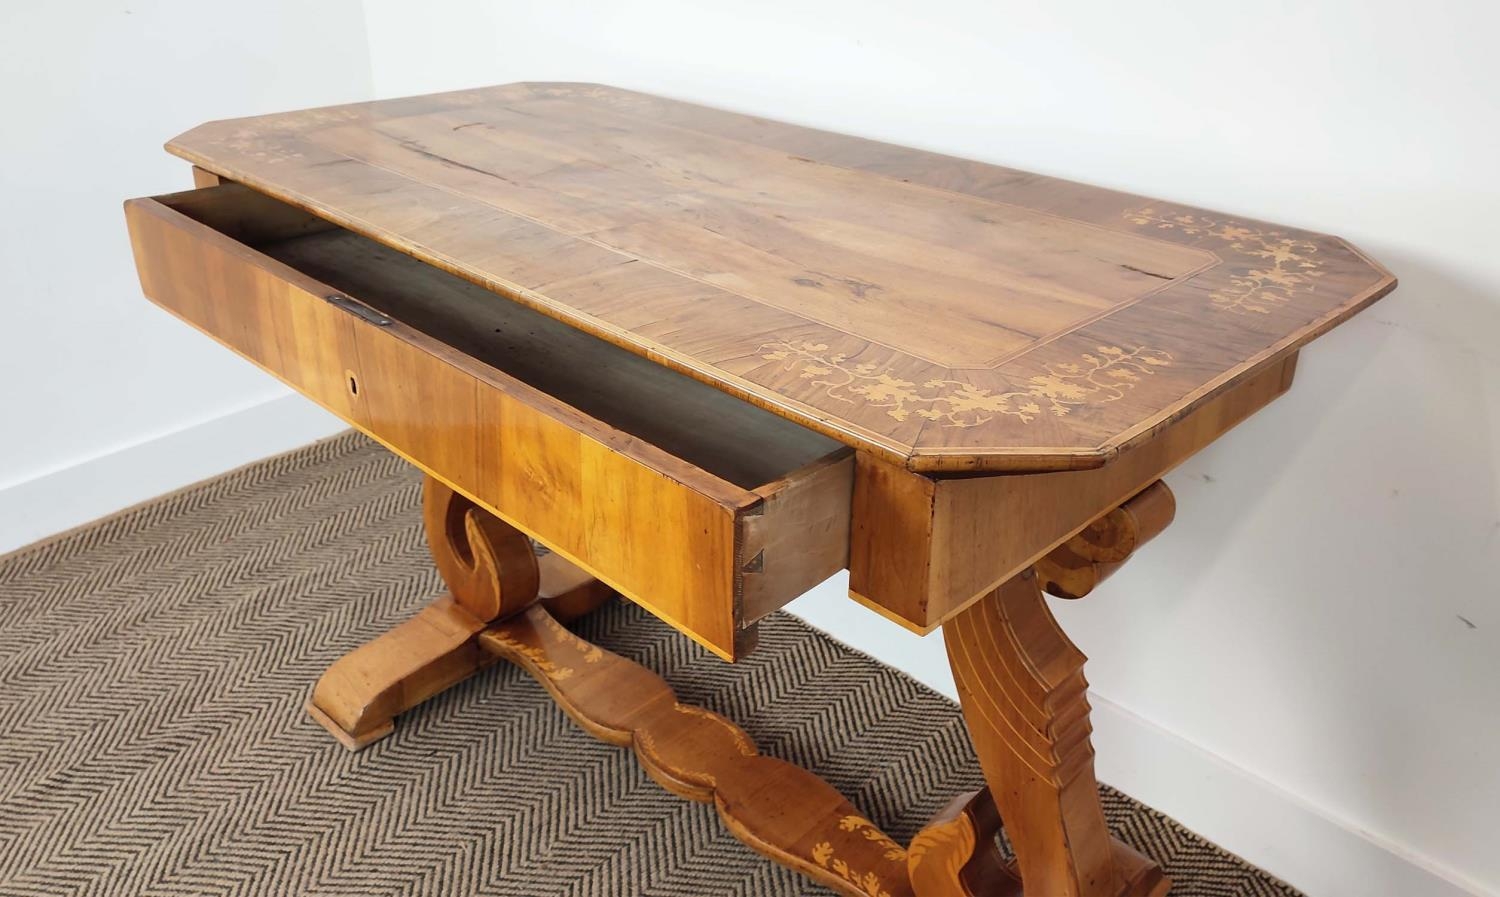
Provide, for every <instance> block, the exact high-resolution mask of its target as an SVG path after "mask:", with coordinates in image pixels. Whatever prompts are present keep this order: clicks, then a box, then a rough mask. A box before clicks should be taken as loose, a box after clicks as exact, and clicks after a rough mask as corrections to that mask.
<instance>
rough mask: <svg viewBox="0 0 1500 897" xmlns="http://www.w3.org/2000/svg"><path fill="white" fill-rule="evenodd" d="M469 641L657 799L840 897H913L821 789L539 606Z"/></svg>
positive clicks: (869, 835) (886, 846)
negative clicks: (685, 807)
mask: <svg viewBox="0 0 1500 897" xmlns="http://www.w3.org/2000/svg"><path fill="white" fill-rule="evenodd" d="M479 641H480V644H481V645H483V646H484V648H485V649H486V650H488V651H491V652H493V653H494V654H496V655H497V656H500V657H504V658H505V659H507V660H509V661H511V662H512V663H515V664H517V665H519V666H520V667H522V668H523V669H525V670H526V671H527V672H528V673H530V674H531V675H532V676H533V677H534V678H535V679H536V680H537V681H538V682H540V683H541V684H542V685H543V686H544V687H545V688H546V689H547V691H548V692H550V693H551V695H552V697H553V698H554V699H555V700H556V701H557V703H558V706H560V707H562V709H563V710H565V711H566V712H567V713H568V715H569V716H571V717H572V718H573V719H574V721H575V722H577V723H578V725H580V726H581V727H583V729H584V730H585V731H587V732H588V733H589V734H591V735H593V736H594V737H596V738H598V739H600V740H602V741H606V742H609V743H610V744H616V745H620V746H622V747H631V748H634V750H635V753H636V756H637V757H638V758H640V761H641V764H642V766H643V767H644V768H645V770H646V772H647V773H649V774H650V775H651V778H653V779H654V780H656V782H658V783H659V784H660V785H661V786H662V787H663V788H666V789H667V790H668V791H671V792H672V793H674V794H677V795H680V796H682V797H685V798H688V799H690V800H698V801H704V802H711V803H713V804H714V806H715V807H716V808H717V809H718V811H719V816H720V818H721V819H723V821H724V823H725V825H726V826H727V827H728V828H729V830H730V831H731V832H733V833H734V835H735V837H737V838H739V839H740V840H741V841H744V842H745V843H746V844H748V845H750V846H751V847H752V848H754V849H755V850H757V851H759V852H761V853H762V854H764V855H766V856H768V857H770V858H771V859H773V860H775V861H777V862H779V863H782V864H783V865H786V866H789V867H791V868H793V869H796V870H797V871H799V872H801V873H803V874H804V875H806V876H808V877H809V878H812V879H813V880H815V881H817V882H819V883H821V884H823V885H825V886H826V887H829V888H832V889H833V890H834V891H835V892H837V893H839V894H846V895H850V897H902V895H910V894H912V893H913V892H912V890H911V887H910V884H909V882H908V879H907V873H906V850H905V849H904V848H902V847H901V846H900V845H899V844H897V843H895V842H894V841H892V840H891V839H890V838H889V837H887V836H885V835H884V833H882V832H881V831H880V829H879V828H877V827H876V826H875V825H874V824H873V823H871V822H870V821H869V819H867V818H865V817H864V816H863V815H861V814H860V813H859V811H858V810H856V809H855V808H854V806H853V805H851V804H850V803H849V802H848V801H847V800H846V799H845V798H844V797H843V795H841V794H839V793H838V792H837V791H836V790H834V789H833V787H832V786H830V785H829V784H828V783H826V782H824V781H823V780H822V779H820V778H818V777H817V776H815V775H813V774H812V773H810V772H808V771H806V770H804V769H802V768H800V767H797V766H794V765H792V764H790V763H787V762H786V761H784V760H780V759H777V758H775V757H768V756H765V755H764V754H761V753H760V752H759V751H758V750H757V749H756V746H755V743H754V742H753V741H751V739H750V736H749V735H747V734H746V733H745V731H744V730H743V729H741V728H740V727H739V726H736V725H735V724H734V723H732V722H730V721H729V720H727V719H725V718H724V717H722V716H720V715H718V714H717V713H713V712H712V711H709V710H705V709H703V708H701V707H695V706H691V705H685V704H679V703H678V702H677V697H676V695H675V694H674V693H673V692H672V689H671V686H669V685H668V684H667V683H666V682H665V681H664V680H663V679H662V678H661V677H659V676H657V675H656V674H655V673H653V672H651V671H650V670H647V669H646V668H645V667H642V666H640V665H639V664H636V663H632V662H631V661H628V660H626V659H624V658H622V657H620V656H619V655H617V654H614V653H612V652H609V651H605V650H604V649H602V648H599V647H598V646H596V645H593V644H590V643H589V642H586V641H584V640H583V639H581V638H579V637H577V636H575V635H573V634H572V633H571V632H569V631H568V630H567V629H565V628H563V626H562V625H561V624H559V623H558V622H557V621H556V620H555V619H553V618H552V616H551V615H550V614H549V613H548V612H547V610H546V609H545V608H543V607H542V606H541V605H534V606H532V607H531V608H529V609H527V610H526V611H525V612H524V613H522V614H520V615H519V616H516V617H513V618H511V619H509V620H506V621H504V622H501V623H498V624H495V625H493V626H491V627H489V628H488V629H486V630H485V631H484V632H483V633H482V634H481V635H480V636H479Z"/></svg>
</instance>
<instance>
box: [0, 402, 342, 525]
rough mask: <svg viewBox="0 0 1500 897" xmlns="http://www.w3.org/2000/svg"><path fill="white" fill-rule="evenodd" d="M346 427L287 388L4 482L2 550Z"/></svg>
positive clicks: (1, 485) (0, 514)
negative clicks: (262, 398) (246, 403)
mask: <svg viewBox="0 0 1500 897" xmlns="http://www.w3.org/2000/svg"><path fill="white" fill-rule="evenodd" d="M343 429H345V424H344V423H343V422H342V421H340V420H339V419H338V418H336V417H334V416H333V415H331V414H329V413H327V412H326V411H324V410H322V409H321V408H319V407H318V406H316V405H314V404H313V403H312V402H309V401H308V400H307V399H304V398H302V397H301V396H299V395H294V394H292V393H284V394H282V395H278V396H274V397H272V398H270V399H266V400H264V401H260V402H256V403H253V404H250V405H246V406H243V407H240V408H235V409H233V410H231V411H228V412H226V413H224V414H222V415H219V416H217V417H212V418H209V419H207V420H201V421H195V422H193V423H190V424H188V425H186V426H183V427H180V428H178V429H175V430H169V431H167V432H165V433H159V434H155V435H153V436H150V437H148V438H145V439H141V440H138V441H135V442H131V443H128V444H125V445H121V446H116V447H114V448H112V449H110V450H108V451H105V452H101V453H99V454H97V455H93V456H90V457H85V458H81V459H77V460H75V461H72V462H71V463H62V464H59V465H57V466H56V467H53V468H51V469H50V470H46V471H43V472H42V473H40V474H37V475H34V476H30V477H27V478H25V479H18V480H15V481H11V482H3V481H0V554H3V553H5V552H7V551H12V550H14V549H16V548H20V547H21V546H23V545H28V544H30V543H32V542H35V541H36V540H38V539H42V538H44V537H46V536H50V535H53V534H55V533H60V532H63V531H64V530H69V529H72V528H73V527H75V526H80V525H82V524H85V523H88V522H89V521H91V520H97V519H98V518H100V517H103V516H105V515H108V514H112V513H114V512H115V511H119V510H123V509H125V508H128V507H130V506H131V505H134V504H138V503H140V502H143V501H146V500H148V499H151V498H155V497H156V496H158V495H162V494H165V493H167V492H171V491H172V490H174V489H180V488H182V487H184V486H190V485H192V484H193V483H196V482H198V481H199V480H204V479H207V478H209V477H212V476H214V475H216V474H221V473H225V472H227V471H230V470H233V469H234V468H236V467H240V466H242V465H245V464H249V463H251V462H252V461H258V460H260V459H262V458H266V457H269V456H271V455H275V454H279V453H281V452H284V451H288V450H290V449H294V448H297V447H298V446H301V445H306V444H307V443H309V442H313V441H316V440H318V439H322V438H325V437H328V436H332V435H333V434H335V433H338V432H340V431H342V430H343Z"/></svg>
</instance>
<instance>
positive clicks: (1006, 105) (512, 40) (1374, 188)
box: [0, 0, 1500, 897]
mask: <svg viewBox="0 0 1500 897" xmlns="http://www.w3.org/2000/svg"><path fill="white" fill-rule="evenodd" d="M213 8H214V7H212V6H210V5H205V4H192V3H187V2H181V0H177V2H163V3H124V4H104V3H100V2H89V3H84V4H79V3H72V4H50V5H47V4H28V5H26V6H24V7H23V6H21V5H20V4H16V3H7V4H5V5H4V9H3V11H0V98H3V100H4V107H5V110H6V112H5V117H4V124H3V125H0V197H3V198H4V199H3V202H4V203H5V213H6V214H4V215H3V216H0V229H3V230H0V286H3V287H4V289H3V291H0V313H3V314H0V411H3V413H0V550H3V548H4V547H7V546H10V545H14V544H18V543H19V542H20V541H23V540H24V539H26V538H34V537H36V536H39V535H42V534H43V533H45V532H48V531H51V530H55V529H59V528H61V527H63V526H66V525H71V524H72V523H74V522H79V521H81V520H83V519H87V517H89V516H92V515H93V514H97V513H102V512H103V511H105V510H109V509H111V508H112V507H114V506H118V505H120V504H123V503H124V502H126V501H129V500H134V499H136V498H144V497H146V496H147V495H150V494H153V493H154V492H159V491H162V490H164V489H166V488H170V487H172V486H175V485H178V484H180V483H184V482H187V481H189V480H191V479H195V478H196V477H198V476H202V475H206V474H207V473H211V472H213V471H215V470H220V469H224V468H227V467H229V466H233V465H234V464H237V463H240V462H241V461H244V460H248V459H250V458H253V457H257V456H259V455H261V454H265V453H268V452H270V451H274V450H276V449H277V448H280V447H283V446H290V445H294V444H296V443H298V442H300V441H305V440H307V439H310V438H312V437H313V436H315V435H318V434H321V433H323V432H327V431H328V430H329V429H331V428H332V427H333V426H334V425H333V424H332V423H331V421H330V420H329V419H328V418H327V417H326V416H324V415H322V413H321V412H317V411H314V410H312V408H311V406H310V404H308V403H304V402H302V401H301V400H299V399H296V398H293V397H288V396H286V394H285V392H284V391H283V390H282V389H281V388H280V387H279V386H276V385H275V384H274V383H273V381H271V380H270V379H269V378H267V377H264V376H263V375H260V374H257V373H255V372H254V371H252V370H251V369H250V368H249V367H248V366H247V365H245V364H243V363H241V362H239V361H237V360H235V359H233V358H232V357H230V356H229V355H228V353H226V352H224V351H223V350H221V349H219V348H218V347H217V346H214V345H213V344H212V343H211V342H210V341H208V340H206V339H203V338H202V337H200V336H197V335H196V334H193V333H191V332H190V331H189V330H188V329H187V328H186V327H184V326H183V325H180V324H177V323H176V322H174V321H172V320H171V319H169V318H168V317H167V316H166V315H165V314H163V313H160V312H157V311H155V310H154V309H152V308H151V307H150V306H149V305H147V304H146V303H145V302H144V300H142V299H141V298H140V297H139V291H138V288H137V285H136V282H135V278H134V274H133V272H132V270H131V265H130V257H129V251H128V247H127V244H126V239H125V230H124V226H123V220H122V217H121V215H120V212H119V202H120V200H121V199H123V198H124V197H126V196H132V195H141V194H146V193H153V192H163V191H169V190H173V189H178V188H181V187H182V186H184V185H185V183H186V180H185V179H186V173H185V169H184V166H183V165H182V164H181V163H179V162H178V161H177V160H175V159H172V158H170V157H168V156H167V155H166V154H165V153H163V152H162V151H161V149H160V145H161V143H162V141H163V140H165V139H166V138H167V137H170V136H172V135H173V134H175V133H177V132H179V131H181V130H183V129H185V128H187V127H189V126H191V125H193V124H196V123H198V122H200V121H202V120H205V119H210V118H224V117H230V116H238V115H247V114H253V113H256V112H262V111H273V110H277V109H283V108H296V107H304V106H311V105H318V104H322V103H330V102H343V101H351V100H358V99H363V98H365V97H366V95H368V94H370V93H371V92H372V91H373V93H374V95H376V96H394V95H400V94H409V93H419V92H425V91H430V90H438V89H447V88H455V87H467V86H474V85H478V84H486V83H501V82H505V81H513V80H522V79H526V80H545V79H559V80H563V79H567V80H597V81H605V82H610V83H614V84H618V85H621V86H626V87H634V88H637V89H644V90H651V91H655V92H659V93H664V94H667V95H672V96H678V97H683V98H687V99H696V100H700V101H703V102H709V103H712V104H716V105H721V106H725V107H728V108H733V109H740V110H744V111H749V112H754V113H758V114H764V115H768V116H772V117H777V118H783V119H787V120H790V121H795V122H799V123H805V124H812V125H816V126H821V127H826V128H831V129H835V130H842V131H847V132H852V133H856V134H862V135H866V136H871V137H877V138H881V139H887V140H893V141H897V142H901V143H906V144H911V145H916V146H921V147H925V148H930V149H936V150H940V151H945V152H951V153H955V154H958V155H963V156H969V157H972V158H977V159H984V160H988V161H994V162H998V163H1002V164H1007V165H1014V166H1017V167H1021V168H1028V169H1032V170H1036V171H1041V172H1045V173H1048V174H1056V175H1062V176H1068V177H1074V178H1077V179H1080V180H1084V181H1089V182H1093V183H1098V184H1104V185H1107V186H1112V187H1119V188H1123V189H1128V190H1133V191H1137V192H1142V193H1146V194H1154V195H1157V196H1161V197H1164V198H1167V199H1170V200H1174V201H1180V202H1186V203H1190V204H1198V205H1203V206H1206V207H1209V208H1216V209H1221V210H1226V211H1230V212H1233V213H1237V214H1243V215H1249V216H1256V217H1262V218H1268V219H1272V220H1278V221H1284V222H1287V223H1292V224H1296V225H1300V226H1305V227H1310V228H1315V229H1322V230H1328V231H1332V232H1335V233H1338V234H1340V235H1342V236H1345V237H1348V238H1350V239H1352V240H1354V241H1355V242H1356V243H1358V244H1359V245H1361V246H1362V248H1364V249H1366V250H1367V251H1369V252H1371V253H1372V254H1373V255H1375V256H1376V257H1377V258H1379V259H1381V260H1382V261H1383V262H1385V263H1386V264H1387V265H1388V266H1390V267H1391V268H1392V269H1393V270H1395V271H1396V273H1397V274H1398V275H1399V276H1400V277H1401V279H1402V286H1401V288H1400V290H1399V291H1398V292H1397V293H1396V294H1395V295H1394V296H1392V297H1390V298H1388V299H1386V300H1384V301H1383V302H1382V303H1381V304H1380V305H1378V306H1376V307H1375V308H1374V309H1373V310H1371V311H1370V312H1367V313H1366V314H1365V315H1363V316H1361V317H1360V318H1359V319H1357V320H1356V321H1354V322H1353V323H1351V324H1350V325H1348V326H1346V327H1344V328H1341V329H1340V330H1339V331H1337V332H1335V333H1334V334H1332V335H1331V336H1329V337H1328V338H1326V339H1324V340H1322V341H1320V342H1319V343H1318V344H1317V345H1316V346H1315V347H1313V348H1312V349H1311V350H1310V351H1308V352H1307V353H1304V357H1303V360H1302V363H1301V365H1300V371H1299V375H1298V384H1297V386H1296V387H1295V388H1294V389H1293V391H1292V393H1291V394H1290V395H1289V396H1288V397H1286V398H1285V399H1282V400H1281V401H1279V402H1278V403H1277V404H1275V405H1273V406H1272V407H1271V408H1269V409H1267V410H1266V411H1265V412H1263V413H1262V414H1260V415H1259V416H1257V417H1256V418H1255V419H1254V420H1252V421H1251V422H1249V423H1247V424H1246V425H1244V426H1243V427H1241V428H1240V429H1239V430H1237V431H1235V432H1234V433H1233V434H1231V435H1230V436H1229V437H1227V438H1226V439H1225V440H1223V441H1222V442H1221V443H1220V444H1218V445H1216V446H1213V447H1211V448H1210V449H1209V450H1207V451H1206V452H1204V453H1203V454H1202V455H1201V456H1200V457H1199V458H1197V459H1195V460H1194V461H1192V462H1191V463H1189V464H1188V465H1187V466H1186V467H1185V468H1183V469H1182V470H1180V471H1179V472H1178V473H1176V474H1175V475H1173V476H1172V477H1171V478H1170V481H1171V483H1172V486H1173V487H1174V489H1175V490H1176V492H1177V495H1178V500H1179V513H1178V522H1177V524H1176V525H1175V526H1174V527H1173V528H1172V529H1169V530H1168V532H1167V533H1166V534H1165V535H1164V536H1162V537H1161V538H1160V539H1159V540H1157V542H1155V543H1153V544H1152V546H1151V547H1150V548H1149V549H1147V550H1146V551H1145V552H1144V553H1143V554H1142V556H1141V557H1139V558H1138V559H1136V560H1134V561H1132V562H1131V565H1130V566H1128V567H1127V568H1126V569H1125V571H1124V572H1122V573H1121V574H1120V575H1119V576H1117V577H1116V578H1115V579H1114V580H1112V581H1111V582H1110V583H1109V585H1108V586H1106V587H1105V589H1103V590H1102V592H1101V593H1100V594H1099V595H1098V596H1096V597H1094V598H1092V599H1090V600H1088V601H1086V602H1080V603H1076V604H1066V605H1060V606H1058V614H1059V616H1060V618H1061V619H1062V621H1063V624H1064V626H1065V627H1067V629H1068V630H1069V631H1070V632H1071V633H1073V635H1074V636H1075V638H1076V640H1077V641H1078V642H1079V643H1080V645H1081V646H1082V647H1083V648H1084V649H1085V650H1086V651H1087V652H1088V653H1089V654H1090V656H1091V657H1092V658H1093V660H1092V662H1091V665H1090V669H1089V677H1090V680H1091V681H1092V682H1093V683H1094V694H1095V705H1096V708H1097V712H1096V725H1097V731H1096V739H1095V740H1096V745H1097V747H1098V750H1099V765H1100V771H1101V775H1102V776H1103V777H1104V778H1105V779H1107V780H1110V781H1113V782H1115V783H1116V784H1119V785H1121V786H1123V787H1125V788H1126V789H1127V790H1129V791H1131V792H1132V793H1134V794H1136V795H1138V796H1140V797H1142V798H1143V799H1145V800H1147V801H1149V802H1151V803H1153V804H1155V805H1156V806H1158V807H1160V808H1162V809H1163V810H1166V811H1167V812H1169V813H1173V814H1174V815H1177V816H1178V817H1179V818H1181V819H1183V821H1185V822H1186V823H1188V824H1189V825H1190V826H1193V827H1196V828H1198V829H1199V830H1201V831H1203V832H1204V833H1205V834H1208V835H1210V836H1211V837H1214V838H1216V839H1217V840H1219V841H1221V843H1224V844H1226V845H1227V846H1228V847H1230V848H1231V849H1234V850H1237V851H1240V852H1242V853H1244V854H1246V855H1247V856H1249V857H1250V858H1251V859H1253V860H1256V861H1258V862H1261V863H1263V864H1264V865H1266V866H1268V867H1269V868H1271V869H1272V870H1273V871H1275V872H1278V873H1279V874H1282V875H1284V876H1286V877H1287V878H1289V879H1290V880H1291V881H1292V882H1293V883H1295V884H1298V885H1300V886H1302V887H1305V888H1307V889H1308V890H1310V891H1312V892H1313V893H1315V894H1350V895H1360V897H1365V895H1375V894H1390V895H1408V894H1436V893H1440V892H1442V891H1443V888H1444V884H1443V881H1442V879H1446V880H1448V881H1451V882H1457V883H1460V884H1462V885H1463V886H1464V887H1466V888H1467V889H1469V890H1472V891H1475V892H1481V891H1489V892H1494V893H1500V851H1496V850H1495V849H1494V846H1495V844H1496V843H1497V841H1500V810H1497V809H1496V808H1497V807H1500V772H1497V770H1496V768H1495V766H1494V764H1493V760H1494V758H1497V757H1500V698H1497V694H1500V692H1497V690H1496V685H1497V683H1500V601H1497V598H1500V587H1497V585H1496V583H1497V576H1496V574H1495V572H1494V571H1495V570H1496V569H1500V565H1497V562H1500V484H1497V475H1496V470H1497V459H1500V455H1497V440H1500V433H1497V430H1496V427H1497V423H1496V420H1497V417H1500V414H1497V412H1500V350H1497V347H1496V334H1497V333H1500V253H1496V252H1495V251H1494V250H1493V244H1494V243H1495V238H1496V237H1497V236H1500V225H1497V224H1496V221H1495V217H1494V216H1495V214H1496V211H1497V210H1500V176H1497V174H1496V171H1495V168H1494V166H1495V164H1496V162H1495V159H1496V156H1497V152H1496V150H1497V148H1500V112H1497V109H1500V97H1497V88H1496V86H1495V85H1496V84H1500V64H1497V63H1496V61H1495V59H1496V55H1497V54H1495V52H1494V51H1493V49H1492V48H1491V47H1490V43H1491V42H1492V40H1493V37H1494V35H1495V34H1496V33H1500V28H1497V26H1500V14H1497V12H1496V11H1495V7H1494V5H1493V4H1483V3H1479V2H1474V3H1463V2H1458V0H1428V2H1425V3H1421V4H1411V3H1407V2H1398V0H1364V2H1354V0H1325V2H1322V3H1319V4H1307V3H1294V2H1283V0H1262V2H1260V3H1256V4H1217V3H1215V4H1208V3H1199V4H1186V3H1165V2H1148V3H1134V4H1121V3H1114V2H1109V0H1078V2H1074V3H1071V4H1049V3H1043V2H1034V3H1015V2H1003V3H989V2H981V0H955V2H949V3H946V4H932V3H929V4H917V5H913V4H911V3H897V2H894V0H861V2H852V0H838V2H823V3H819V4H813V3H808V2H806V0H802V2H797V3H793V2H790V0H761V2H758V3H754V4H735V5H732V6H731V5H727V4H711V3H704V2H701V0H699V2H692V3H689V2H677V0H637V2H634V3H631V4H628V5H625V4H621V5H618V6H609V5H605V4H602V3H594V4H585V3H577V2H561V0H554V2H551V3H547V4H529V3H519V2H513V3H495V2H488V0H428V2H426V3H423V4H408V3H400V2H395V0H366V2H364V3H363V4H362V7H361V4H358V3H355V2H353V0H340V2H337V3H329V2H323V3H306V2H303V3H293V2H272V3H264V2H263V3H258V4H256V6H255V11H254V14H239V15H235V16H233V17H230V16H225V15H220V14H213V13H212V12H211V11H212V10H213ZM205 22H207V23H208V24H207V25H205V24H204V23H205ZM362 27H363V28H364V29H367V34H366V31H365V30H362ZM367 40H368V43H367ZM842 588H843V586H842V582H841V581H835V582H831V583H829V584H826V585H825V586H823V587H821V588H820V589H819V590H817V591H816V592H814V593H813V594H811V595H809V596H808V597H807V598H805V599H803V600H802V601H801V602H799V603H798V604H797V606H796V609H797V610H798V611H799V612H801V613H803V614H805V615H806V616H808V617H809V618H810V619H813V620H814V621H815V622H819V623H821V624H822V625H825V626H827V627H828V628H831V629H833V630H834V631H836V632H837V633H838V634H839V635H840V636H841V637H843V638H845V639H847V640H849V641H852V642H855V643H857V644H858V645H860V646H861V647H864V648H865V649H866V650H870V651H872V652H873V653H875V654H877V655H879V656H881V657H883V658H884V659H886V660H888V661H890V662H892V663H895V664H898V665H900V666H902V667H903V668H906V669H908V670H910V671H912V672H913V673H915V674H916V675H918V676H920V677H922V678H924V679H926V680H927V681H929V682H931V683H932V684H934V685H935V686H937V687H939V688H941V689H943V690H946V691H949V692H950V693H951V690H952V683H951V680H950V679H949V678H948V675H947V671H946V665H945V663H944V661H943V656H942V645H941V642H940V639H939V638H938V637H931V638H928V639H926V640H917V639H916V638H915V637H911V636H908V635H907V634H906V633H904V632H901V631H899V630H897V629H895V628H894V627H893V626H891V625H890V624H888V623H886V622H885V621H883V620H881V619H879V618H877V617H875V616H874V615H872V614H868V613H865V612H863V611H862V610H860V609H858V608H856V607H854V606H853V605H851V604H849V603H848V602H847V601H846V600H845V599H844V598H843V596H842ZM1464 621H1467V622H1464ZM1439 876H1441V878H1440V877H1439Z"/></svg>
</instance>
